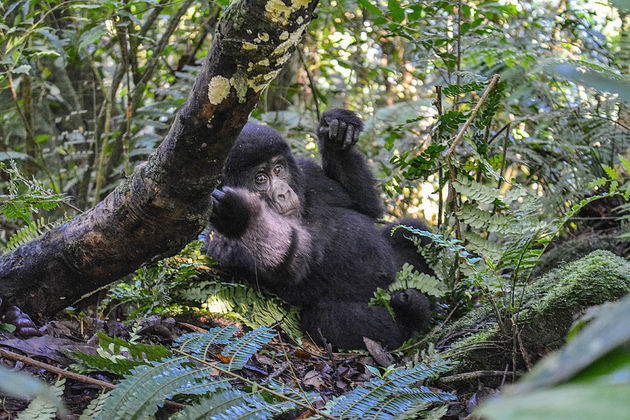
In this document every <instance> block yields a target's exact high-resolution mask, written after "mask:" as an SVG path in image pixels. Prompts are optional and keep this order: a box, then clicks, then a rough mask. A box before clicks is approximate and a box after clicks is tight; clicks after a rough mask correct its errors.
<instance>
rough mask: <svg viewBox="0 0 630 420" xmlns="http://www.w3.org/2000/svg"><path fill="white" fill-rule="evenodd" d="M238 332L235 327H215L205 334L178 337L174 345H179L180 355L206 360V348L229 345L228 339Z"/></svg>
mask: <svg viewBox="0 0 630 420" xmlns="http://www.w3.org/2000/svg"><path fill="white" fill-rule="evenodd" d="M237 332H238V327H237V326H236V325H228V326H227V327H223V328H221V327H215V328H212V329H210V330H209V331H208V332H207V333H205V334H200V333H188V334H184V335H182V336H180V337H178V338H177V339H176V340H175V344H177V345H179V350H180V351H181V352H182V353H186V354H190V355H192V356H194V357H198V358H200V359H204V360H205V358H206V354H207V352H208V347H209V346H211V345H216V344H218V345H226V344H229V343H230V339H231V338H232V336H233V335H234V334H236V333H237Z"/></svg>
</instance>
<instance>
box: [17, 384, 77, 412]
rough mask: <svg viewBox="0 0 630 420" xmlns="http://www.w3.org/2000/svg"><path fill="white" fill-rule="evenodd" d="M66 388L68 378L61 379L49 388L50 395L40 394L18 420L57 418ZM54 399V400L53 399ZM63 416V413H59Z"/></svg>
mask: <svg viewBox="0 0 630 420" xmlns="http://www.w3.org/2000/svg"><path fill="white" fill-rule="evenodd" d="M65 386H66V378H61V379H59V380H57V382H55V384H54V385H53V386H51V387H49V388H48V389H49V393H48V395H45V394H40V395H38V396H36V397H35V398H34V399H33V401H31V403H30V404H29V405H28V407H26V409H25V410H23V411H22V412H21V413H20V414H19V415H18V417H17V418H18V419H26V420H49V419H54V418H56V415H57V414H58V413H57V411H58V410H57V409H58V408H59V407H60V401H61V396H62V395H63V390H64V388H65ZM51 397H52V398H54V399H51ZM59 414H62V413H59Z"/></svg>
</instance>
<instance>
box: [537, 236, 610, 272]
mask: <svg viewBox="0 0 630 420" xmlns="http://www.w3.org/2000/svg"><path fill="white" fill-rule="evenodd" d="M621 242H622V241H621V240H620V239H618V238H617V237H616V236H594V237H589V238H580V239H573V240H569V241H565V242H561V243H558V244H555V246H554V247H553V248H552V249H550V250H549V251H547V252H545V253H544V254H543V256H542V257H541V258H540V261H539V262H538V264H537V265H536V268H535V269H534V271H533V272H532V277H533V278H538V277H541V276H543V275H544V274H545V273H548V272H549V271H551V270H553V269H554V268H558V267H560V266H562V265H565V264H567V263H570V262H573V261H575V260H577V259H580V258H582V257H585V256H586V255H588V254H590V253H591V252H593V251H596V250H600V249H605V250H606V251H610V252H613V253H614V252H615V250H616V249H617V247H618V246H619V244H620V243H621Z"/></svg>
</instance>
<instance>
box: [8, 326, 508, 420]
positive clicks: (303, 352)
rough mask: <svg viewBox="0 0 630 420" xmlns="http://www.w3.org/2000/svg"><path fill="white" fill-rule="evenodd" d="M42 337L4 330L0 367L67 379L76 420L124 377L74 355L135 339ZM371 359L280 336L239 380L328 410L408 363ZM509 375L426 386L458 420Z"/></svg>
mask: <svg viewBox="0 0 630 420" xmlns="http://www.w3.org/2000/svg"><path fill="white" fill-rule="evenodd" d="M227 322H228V321H225V320H223V319H220V318H209V317H197V318H194V317H191V316H188V317H187V318H186V319H181V320H176V319H173V318H167V319H160V317H158V316H153V317H149V318H147V319H146V320H144V321H143V324H144V327H142V328H141V329H140V330H139V331H137V334H138V335H139V336H140V337H141V339H140V342H143V343H146V344H160V345H163V346H165V347H167V348H169V347H170V345H171V344H172V343H173V340H174V339H175V338H176V337H178V336H180V335H181V334H185V333H188V332H204V331H206V330H208V329H209V328H212V327H216V326H225V325H226V324H227ZM39 331H40V334H41V335H39V336H35V337H30V338H28V339H21V338H19V337H16V336H14V335H13V334H11V333H9V332H7V331H1V330H0V356H1V357H0V362H1V363H2V365H3V366H5V367H9V368H10V369H12V370H15V371H23V372H28V373H29V374H31V375H32V376H35V377H38V378H40V379H42V380H44V381H45V382H47V383H49V384H53V383H54V382H55V381H57V380H58V379H59V378H61V377H65V378H66V386H65V390H64V393H63V397H62V398H63V402H64V404H65V406H66V408H67V409H68V411H69V412H70V413H71V414H70V416H69V417H68V418H78V416H79V415H80V414H81V412H82V411H83V410H84V409H85V408H86V407H87V405H88V404H89V403H90V401H91V400H93V399H94V398H96V397H97V396H98V395H99V394H100V393H101V392H102V391H103V390H104V389H113V388H114V386H115V385H114V384H115V382H116V380H117V379H118V378H117V377H116V376H115V375H112V374H110V373H107V372H90V373H86V374H76V373H75V374H72V372H71V370H70V366H71V365H72V363H73V360H72V358H71V357H70V355H69V352H72V351H80V352H83V353H87V354H97V350H98V336H97V335H96V332H97V331H102V332H104V333H106V334H107V335H108V336H115V337H120V338H123V339H127V340H129V338H130V335H131V334H132V331H131V328H130V327H128V326H126V325H123V324H122V323H121V322H119V321H100V320H93V319H89V318H83V319H81V320H77V319H71V318H69V317H67V316H66V317H61V318H60V319H57V320H51V321H50V322H48V323H47V324H45V325H44V326H43V327H41V328H40V329H39ZM375 352H376V353H375ZM372 353H375V354H374V355H371V354H370V353H369V352H367V351H357V352H351V353H329V352H326V351H322V349H319V348H317V347H316V346H314V345H313V346H312V347H310V348H309V347H305V346H304V345H302V346H296V345H295V344H291V342H290V340H288V339H283V338H282V337H281V336H280V335H278V337H277V338H276V339H275V340H273V341H272V342H271V343H269V344H267V345H265V346H264V347H263V349H262V350H261V351H259V352H258V353H256V354H255V355H254V357H252V358H251V360H250V361H249V362H248V364H247V365H246V366H245V368H244V369H243V371H242V372H241V374H242V375H243V376H244V377H246V378H247V379H250V380H253V381H256V382H258V383H263V382H265V381H267V380H270V379H276V380H280V381H282V382H283V383H285V384H287V385H289V386H292V387H294V388H300V389H302V390H303V391H306V392H317V393H319V394H320V395H321V397H322V400H321V405H322V407H323V405H324V404H325V402H326V401H328V400H330V399H331V398H334V397H336V396H340V395H344V394H346V393H348V392H349V391H351V390H352V389H354V388H356V387H357V386H360V385H362V384H363V383H364V382H366V381H368V380H370V379H373V378H374V373H373V372H372V370H374V367H377V366H379V363H378V362H377V361H376V360H375V359H377V360H379V359H381V358H383V357H386V358H388V359H387V360H388V362H392V363H395V364H396V365H397V366H400V365H404V364H405V363H406V362H410V359H408V358H400V357H398V358H397V357H394V356H390V355H389V354H384V353H380V352H379V351H378V350H372ZM382 363H383V361H382V360H381V364H382ZM509 377H511V376H510V374H509V373H508V372H506V373H505V377H503V378H496V377H492V378H491V379H490V382H491V385H490V386H486V385H485V384H484V383H483V380H482V379H480V378H478V377H477V378H473V379H466V378H464V379H463V380H460V379H458V378H457V377H451V379H450V381H449V377H446V378H444V377H443V378H441V379H440V380H439V382H437V381H436V382H435V383H426V384H424V385H427V386H429V387H430V388H439V389H441V390H444V391H450V392H453V393H454V394H455V395H457V396H458V397H459V400H457V401H453V402H451V403H449V409H448V414H447V416H446V417H443V418H445V419H460V418H464V417H465V416H466V415H468V414H469V413H470V412H471V411H472V409H473V408H474V407H476V406H477V404H478V403H479V402H480V401H481V400H482V399H484V397H486V396H487V395H490V394H493V393H495V392H496V391H497V385H498V384H499V385H500V384H501V383H502V382H506V381H507V380H508V378H509ZM0 395H1V394H0ZM1 402H2V406H1V407H0V420H5V419H13V418H17V416H18V415H19V413H20V412H21V411H22V410H24V409H25V408H26V407H27V406H28V404H29V402H28V401H26V400H22V399H15V398H11V397H6V396H4V397H3V398H2V399H1ZM322 407H315V408H322ZM172 412H173V408H172V407H169V406H165V407H164V408H161V409H160V411H159V412H158V418H166V417H168V416H169V414H172ZM306 417H308V414H305V413H300V412H297V413H296V415H295V417H293V418H306ZM283 418H287V417H283Z"/></svg>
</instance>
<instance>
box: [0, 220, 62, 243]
mask: <svg viewBox="0 0 630 420" xmlns="http://www.w3.org/2000/svg"><path fill="white" fill-rule="evenodd" d="M54 226H56V224H53V223H48V222H46V219H44V218H43V217H42V218H38V219H35V220H33V221H32V222H31V223H30V224H27V225H26V226H24V227H22V228H20V229H19V230H18V231H17V232H15V233H14V234H13V235H12V236H11V237H10V238H9V240H8V241H7V244H6V246H5V250H6V251H13V250H15V249H17V248H19V247H20V246H22V245H24V244H25V243H27V242H28V241H30V240H31V239H33V238H36V237H38V236H39V235H41V234H42V233H44V232H45V231H48V230H50V229H52V228H53V227H54Z"/></svg>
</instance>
